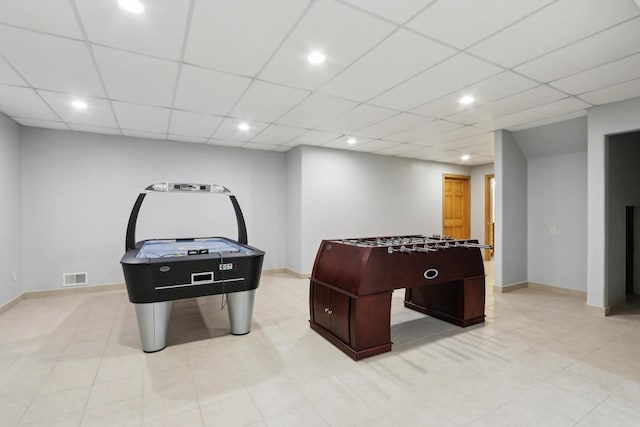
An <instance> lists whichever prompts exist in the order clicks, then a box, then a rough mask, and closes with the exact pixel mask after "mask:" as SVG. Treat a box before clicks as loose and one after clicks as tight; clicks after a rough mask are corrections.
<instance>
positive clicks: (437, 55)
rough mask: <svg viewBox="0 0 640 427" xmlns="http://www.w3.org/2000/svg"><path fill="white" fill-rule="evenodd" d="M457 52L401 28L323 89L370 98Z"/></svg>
mask: <svg viewBox="0 0 640 427" xmlns="http://www.w3.org/2000/svg"><path fill="white" fill-rule="evenodd" d="M455 52H456V51H455V50H453V49H451V48H449V47H446V46H444V45H442V44H440V43H437V42H434V41H431V40H429V39H427V38H425V37H422V36H419V35H417V34H414V33H411V32H409V31H406V30H400V31H398V32H397V33H395V34H393V35H392V36H391V37H389V38H388V39H386V40H385V41H383V42H382V43H380V45H379V46H376V48H375V49H373V50H372V51H371V52H369V53H367V54H366V55H365V56H364V57H363V58H362V59H360V60H358V62H356V63H355V64H353V65H352V66H350V67H349V68H348V69H346V70H345V71H343V72H342V73H340V75H338V76H337V77H336V78H334V79H333V80H331V81H330V82H329V83H328V84H327V85H325V86H323V87H322V89H321V92H323V93H328V94H331V95H336V96H340V97H342V98H348V99H355V100H358V101H366V100H368V99H370V98H372V97H374V96H376V95H378V94H380V93H381V92H383V91H385V90H387V89H389V88H391V87H392V86H395V85H397V84H399V83H402V82H403V81H404V80H406V79H408V78H410V77H412V76H414V75H416V74H417V73H419V72H420V71H423V70H425V69H427V68H429V67H430V66H432V65H435V64H437V63H438V62H440V61H442V60H443V59H445V58H447V57H449V56H452V55H453V54H454V53H455ZM372 70H375V72H372Z"/></svg>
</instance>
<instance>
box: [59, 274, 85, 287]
mask: <svg viewBox="0 0 640 427" xmlns="http://www.w3.org/2000/svg"><path fill="white" fill-rule="evenodd" d="M86 284H87V273H86V272H85V273H64V274H63V275H62V286H80V285H86Z"/></svg>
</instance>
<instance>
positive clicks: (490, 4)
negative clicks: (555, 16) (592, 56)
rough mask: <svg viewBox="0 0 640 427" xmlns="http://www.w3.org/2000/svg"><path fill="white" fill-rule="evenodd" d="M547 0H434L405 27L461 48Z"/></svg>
mask: <svg viewBox="0 0 640 427" xmlns="http://www.w3.org/2000/svg"><path fill="white" fill-rule="evenodd" d="M551 1H552V0H528V1H513V0H488V1H487V0H485V1H468V0H446V1H437V2H435V3H434V4H433V5H431V6H430V7H429V8H427V10H425V11H424V12H422V13H421V14H420V15H418V16H417V17H416V18H415V19H413V20H412V21H411V22H409V24H408V26H409V27H410V28H413V29H415V30H417V31H420V32H421V33H423V34H426V35H428V36H430V37H433V38H435V39H436V40H441V41H443V42H445V43H448V44H450V45H453V46H456V47H458V48H461V49H462V48H466V47H468V46H469V45H471V44H473V43H475V42H477V41H478V40H482V39H483V38H485V37H487V36H490V35H491V34H493V33H495V32H496V31H498V30H499V29H501V28H504V27H506V26H507V25H509V24H511V23H513V22H515V21H517V20H519V19H521V18H523V17H525V16H527V15H529V14H530V13H532V12H534V11H536V10H538V9H540V8H541V7H543V6H545V5H547V4H549V3H551ZM479 17H481V18H480V19H479Z"/></svg>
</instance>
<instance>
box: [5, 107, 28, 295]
mask: <svg viewBox="0 0 640 427" xmlns="http://www.w3.org/2000/svg"><path fill="white" fill-rule="evenodd" d="M20 155H21V154H20V126H19V125H18V124H17V123H15V122H14V121H13V120H11V119H9V118H8V117H7V116H5V115H4V114H2V113H0V193H1V194H2V203H0V242H1V243H2V244H1V245H0V305H2V304H4V303H6V302H8V301H11V300H12V299H13V298H15V297H16V296H18V295H20V294H21V293H22V292H23V288H22V284H23V279H22V207H21V201H20V200H21V193H22V188H21V186H20ZM14 271H15V272H16V280H15V281H14V280H13V272H14Z"/></svg>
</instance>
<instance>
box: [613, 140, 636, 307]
mask: <svg viewBox="0 0 640 427" xmlns="http://www.w3.org/2000/svg"><path fill="white" fill-rule="evenodd" d="M639 165H640V132H634V133H628V134H624V135H614V136H611V137H609V160H608V167H607V170H608V174H607V176H608V180H607V228H606V231H607V242H608V246H607V284H608V285H607V288H608V296H609V304H616V303H618V302H624V301H625V298H626V292H625V280H626V278H625V265H626V242H625V237H626V214H625V207H626V206H639V205H640V166H639ZM637 250H640V248H638V249H637ZM634 274H640V271H634Z"/></svg>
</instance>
